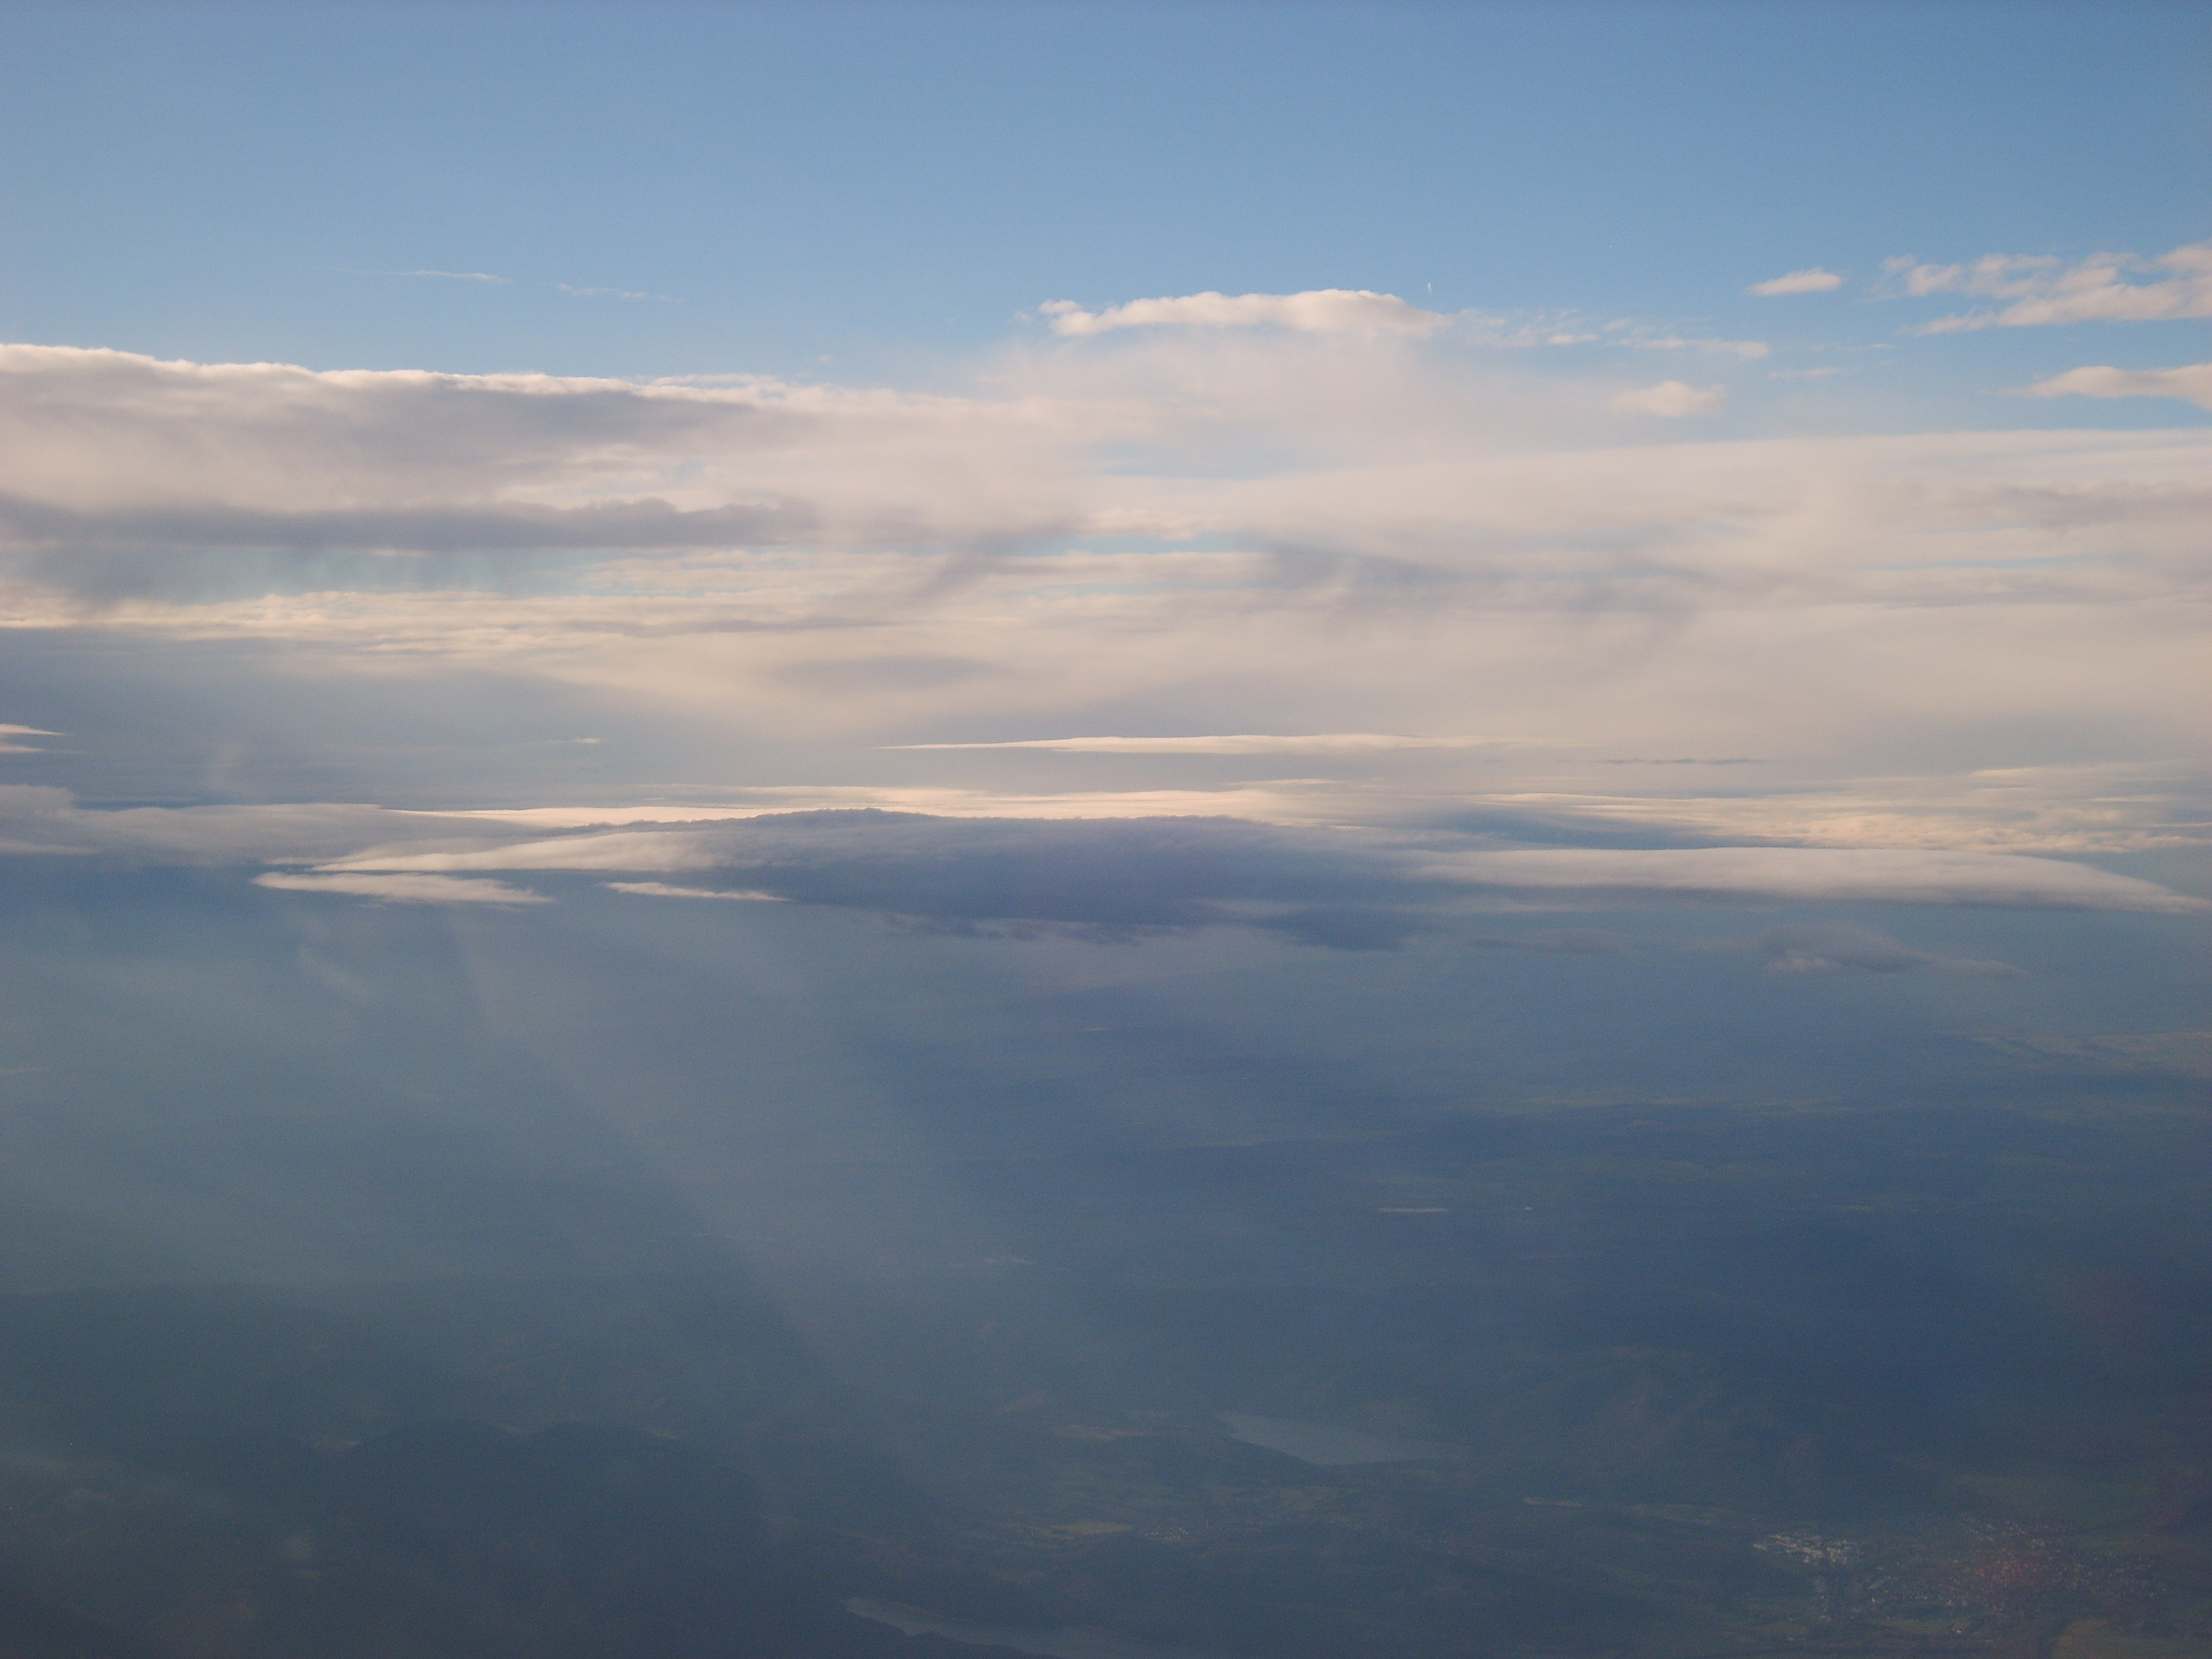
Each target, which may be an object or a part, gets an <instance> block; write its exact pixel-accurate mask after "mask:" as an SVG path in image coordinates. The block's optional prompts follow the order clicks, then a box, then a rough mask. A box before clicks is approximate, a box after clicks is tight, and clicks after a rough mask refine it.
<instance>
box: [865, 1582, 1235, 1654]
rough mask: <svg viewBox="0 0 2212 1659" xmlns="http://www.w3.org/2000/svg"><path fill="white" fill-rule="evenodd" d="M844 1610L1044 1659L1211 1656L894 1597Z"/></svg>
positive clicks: (911, 1630)
mask: <svg viewBox="0 0 2212 1659" xmlns="http://www.w3.org/2000/svg"><path fill="white" fill-rule="evenodd" d="M845 1611H846V1612H848V1613H857V1614H858V1615H859V1616H860V1617H861V1618H863V1619H868V1620H873V1621H874V1622H875V1623H877V1624H878V1625H889V1626H890V1627H891V1628H892V1629H894V1630H896V1631H899V1632H902V1633H903V1634H905V1635H908V1636H924V1635H927V1636H942V1637H945V1638H949V1639H951V1640H952V1641H955V1642H974V1643H977V1644H981V1645H985V1646H990V1647H1000V1648H1012V1649H1013V1650H1015V1651H1016V1652H1018V1653H1035V1654H1041V1655H1043V1656H1045V1659H1215V1656H1213V1655H1212V1654H1209V1653H1206V1652H1203V1651H1201V1650H1199V1649H1197V1648H1164V1647H1161V1646H1160V1645H1159V1644H1158V1643H1154V1642H1139V1641H1137V1640H1135V1639H1134V1638H1131V1637H1127V1636H1116V1635H1115V1634H1113V1633H1112V1632H1110V1631H1103V1630H1084V1629H1080V1628H1079V1627H1076V1626H1066V1627H1065V1628H1062V1629H1060V1630H1044V1629H1031V1628H1027V1627H1024V1626H1018V1625H971V1624H969V1622H968V1621H967V1620H964V1619H945V1618H940V1617H939V1615H938V1614H936V1613H927V1612H925V1611H923V1610H922V1609H921V1608H920V1607H903V1606H902V1605H900V1604H899V1603H898V1602H896V1601H871V1600H869V1599H868V1598H867V1597H866V1596H863V1595H856V1596H854V1598H853V1599H852V1600H851V1601H848V1602H846V1603H845Z"/></svg>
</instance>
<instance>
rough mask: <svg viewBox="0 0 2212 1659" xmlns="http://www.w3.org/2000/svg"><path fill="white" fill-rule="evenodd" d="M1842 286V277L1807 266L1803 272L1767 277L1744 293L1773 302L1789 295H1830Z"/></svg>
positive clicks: (1796, 271) (1813, 266)
mask: <svg viewBox="0 0 2212 1659" xmlns="http://www.w3.org/2000/svg"><path fill="white" fill-rule="evenodd" d="M1843 285H1844V279H1843V277H1842V276H1839V275H1838V273H1836V272H1835V271H1832V270H1822V269H1821V268H1820V266H1818V265H1808V267H1806V269H1804V270H1793V271H1790V272H1789V273H1787V274H1786V275H1784V276H1771V277H1769V278H1768V279H1767V280H1766V281H1765V282H1763V283H1753V284H1752V285H1751V286H1750V287H1749V288H1747V289H1744V292H1745V293H1746V294H1751V295H1758V296H1759V298H1760V299H1763V300H1773V299H1780V298H1782V297H1784V295H1791V294H1831V293H1833V292H1834V291H1835V290H1836V289H1839V288H1841V287H1842V286H1843Z"/></svg>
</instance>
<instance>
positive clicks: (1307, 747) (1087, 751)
mask: <svg viewBox="0 0 2212 1659" xmlns="http://www.w3.org/2000/svg"><path fill="white" fill-rule="evenodd" d="M1550 741H1551V740H1550V739H1547V738H1464V737H1462V738H1423V737H1406V736H1401V735H1395V734H1393V733H1389V732H1309V733H1307V734H1305V735H1304V736H1303V737H1279V736H1271V735H1267V734H1265V733H1259V732H1242V733H1235V734H1226V735H1223V736H1218V737H1194V738H1113V737H1098V738H1018V739H1014V740H1012V741H1010V742H1000V743H900V744H886V745H885V747H887V748H891V749H1049V750H1060V751H1061V752H1062V753H1066V754H1071V755H1329V754H1367V753H1373V752H1379V751H1382V750H1392V749H1475V748H1480V747H1483V746H1486V745H1488V744H1542V743H1547V742H1550Z"/></svg>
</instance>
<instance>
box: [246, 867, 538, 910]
mask: <svg viewBox="0 0 2212 1659" xmlns="http://www.w3.org/2000/svg"><path fill="white" fill-rule="evenodd" d="M253 883H254V885H255V886H257V887H275V888H280V889H283V890H285V891H288V892H300V893H340V894H344V895H346V896H349V897H353V898H368V899H376V900H378V901H380V902H383V903H386V904H503V905H515V904H550V903H551V902H552V901H551V900H550V899H549V898H547V897H546V896H544V894H543V893H533V892H532V891H531V890H529V889H528V888H526V887H512V886H509V885H508V884H507V883H506V882H503V881H471V880H470V879H468V878H465V877H460V876H426V875H367V874H358V873H351V872H346V873H338V874H327V875H325V874H315V875H301V874H294V873H292V872H287V871H276V870H272V871H270V872H267V873H266V874H264V875H258V876H256V877H254V878H253Z"/></svg>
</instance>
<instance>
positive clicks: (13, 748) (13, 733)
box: [0, 726, 61, 755]
mask: <svg viewBox="0 0 2212 1659" xmlns="http://www.w3.org/2000/svg"><path fill="white" fill-rule="evenodd" d="M59 736H61V733H60V732H45V731H41V730H40V728H39V727H37V726H0V755H42V754H44V753H45V752H46V750H43V749H41V748H40V747H39V745H38V744H35V743H10V742H9V738H58V737H59Z"/></svg>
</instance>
